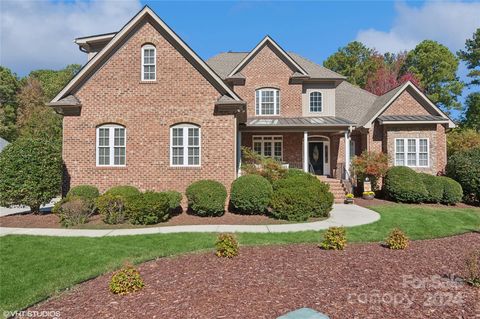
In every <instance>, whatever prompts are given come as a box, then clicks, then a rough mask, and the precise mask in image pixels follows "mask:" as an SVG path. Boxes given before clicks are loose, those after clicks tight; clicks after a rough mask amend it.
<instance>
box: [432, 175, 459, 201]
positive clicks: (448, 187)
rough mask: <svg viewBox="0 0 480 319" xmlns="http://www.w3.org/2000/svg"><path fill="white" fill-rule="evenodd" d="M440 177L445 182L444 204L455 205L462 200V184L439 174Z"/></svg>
mask: <svg viewBox="0 0 480 319" xmlns="http://www.w3.org/2000/svg"><path fill="white" fill-rule="evenodd" d="M438 178H439V179H441V181H442V182H443V197H442V201H441V202H442V204H446V205H455V204H456V203H459V202H461V201H462V196H463V190H462V186H461V185H460V184H459V183H458V182H457V181H455V180H453V179H451V178H449V177H446V176H439V177H438Z"/></svg>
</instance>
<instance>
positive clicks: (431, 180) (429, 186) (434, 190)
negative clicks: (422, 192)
mask: <svg viewBox="0 0 480 319" xmlns="http://www.w3.org/2000/svg"><path fill="white" fill-rule="evenodd" d="M420 178H421V179H422V182H423V185H425V188H426V190H427V196H426V197H425V199H424V201H425V202H428V203H440V202H441V201H442V198H443V182H442V180H441V179H440V178H439V177H438V176H434V175H430V174H426V173H420Z"/></svg>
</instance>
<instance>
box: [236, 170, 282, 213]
mask: <svg viewBox="0 0 480 319" xmlns="http://www.w3.org/2000/svg"><path fill="white" fill-rule="evenodd" d="M272 194H273V189H272V185H271V184H270V182H269V181H268V180H267V179H266V178H265V177H262V176H260V175H245V176H241V177H239V178H237V179H236V180H235V181H233V183H232V188H231V192H230V203H231V205H232V207H233V209H234V210H235V211H237V212H239V213H242V214H262V213H264V212H265V210H266V209H267V206H268V204H269V203H270V200H271V198H272Z"/></svg>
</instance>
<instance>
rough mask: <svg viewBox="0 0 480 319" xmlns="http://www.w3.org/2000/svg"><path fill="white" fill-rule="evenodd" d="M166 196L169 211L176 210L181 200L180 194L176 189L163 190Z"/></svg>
mask: <svg viewBox="0 0 480 319" xmlns="http://www.w3.org/2000/svg"><path fill="white" fill-rule="evenodd" d="M163 194H165V195H166V196H167V198H168V207H169V209H170V212H174V211H176V210H178V209H179V208H180V209H181V207H180V204H181V202H182V194H180V193H179V192H176V191H166V192H163Z"/></svg>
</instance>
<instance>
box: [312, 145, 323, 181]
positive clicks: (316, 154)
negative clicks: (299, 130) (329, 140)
mask: <svg viewBox="0 0 480 319" xmlns="http://www.w3.org/2000/svg"><path fill="white" fill-rule="evenodd" d="M308 157H309V160H310V164H311V165H312V166H310V168H312V167H313V170H314V171H315V175H323V143H322V142H314V143H309V150H308Z"/></svg>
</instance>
